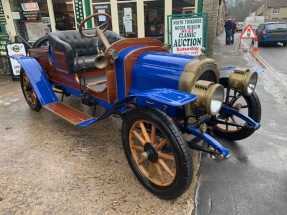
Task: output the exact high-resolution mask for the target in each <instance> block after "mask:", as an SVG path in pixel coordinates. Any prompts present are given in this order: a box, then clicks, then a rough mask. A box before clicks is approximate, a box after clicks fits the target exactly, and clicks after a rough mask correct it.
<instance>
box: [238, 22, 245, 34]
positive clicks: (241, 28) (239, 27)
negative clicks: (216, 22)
mask: <svg viewBox="0 0 287 215" xmlns="http://www.w3.org/2000/svg"><path fill="white" fill-rule="evenodd" d="M243 30H244V23H243V22H237V23H236V32H240V31H243Z"/></svg>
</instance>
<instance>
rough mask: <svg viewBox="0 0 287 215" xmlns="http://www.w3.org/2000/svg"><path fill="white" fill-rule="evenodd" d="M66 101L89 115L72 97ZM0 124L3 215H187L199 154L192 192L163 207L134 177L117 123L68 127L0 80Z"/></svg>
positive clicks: (163, 202) (0, 207)
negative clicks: (29, 104)
mask: <svg viewBox="0 0 287 215" xmlns="http://www.w3.org/2000/svg"><path fill="white" fill-rule="evenodd" d="M66 101H68V102H69V103H70V104H71V105H73V106H75V107H78V108H80V109H84V111H85V112H90V111H91V110H90V109H89V108H86V107H83V106H82V105H81V104H80V103H79V102H78V101H76V100H75V99H73V98H72V97H70V98H67V100H66ZM101 111H102V110H99V112H101ZM99 112H98V113H99ZM0 121H1V123H0V132H1V141H0V214H1V215H8V214H9V215H10V214H35V215H36V214H37V215H38V214H107V215H108V214H191V213H192V211H193V208H194V192H195V188H196V181H197V175H198V167H199V160H200V154H199V153H198V152H191V153H192V156H193V160H194V177H193V182H192V186H191V187H190V188H189V189H188V191H187V192H186V193H184V194H183V195H182V196H181V197H180V198H179V199H177V200H175V201H166V200H161V199H159V198H157V197H156V196H154V195H152V194H151V193H150V192H148V191H147V190H146V189H145V188H144V187H143V186H142V185H141V184H140V183H139V182H138V180H137V179H136V177H135V176H134V174H133V173H132V170H131V169H130V167H129V165H128V162H127V160H126V158H125V155H124V152H123V148H122V143H121V137H120V129H121V120H120V119H117V118H114V117H109V118H107V119H105V120H103V121H101V122H98V123H95V124H93V125H91V126H88V127H84V128H79V127H74V126H72V125H70V124H69V123H67V122H66V121H64V120H63V119H61V118H59V117H57V116H56V115H54V114H52V113H50V112H49V111H47V110H45V109H42V110H41V111H40V112H35V111H32V110H31V109H30V108H29V107H28V105H27V104H26V101H25V99H24V97H23V95H22V92H21V89H20V84H19V82H18V81H15V82H13V81H11V80H10V78H9V77H7V76H4V75H1V76H0Z"/></svg>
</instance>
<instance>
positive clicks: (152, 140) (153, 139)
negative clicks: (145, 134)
mask: <svg viewBox="0 0 287 215" xmlns="http://www.w3.org/2000/svg"><path fill="white" fill-rule="evenodd" d="M151 143H152V144H155V143H156V127H155V126H154V125H152V127H151Z"/></svg>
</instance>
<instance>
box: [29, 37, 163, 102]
mask: <svg viewBox="0 0 287 215" xmlns="http://www.w3.org/2000/svg"><path fill="white" fill-rule="evenodd" d="M139 45H142V46H144V47H142V48H139V49H137V50H135V51H133V52H131V53H130V54H129V55H128V56H127V57H126V58H125V62H124V64H125V79H126V81H125V82H126V84H125V94H126V96H128V95H129V90H130V87H131V84H132V83H131V82H132V69H133V66H134V64H135V62H136V60H137V58H138V57H139V56H140V55H141V54H143V53H145V52H149V51H160V52H167V50H166V49H164V48H162V45H163V44H162V43H161V42H160V41H159V40H157V39H154V38H133V39H124V40H119V41H117V42H115V43H113V44H112V45H111V46H110V47H109V48H108V49H107V50H106V52H105V55H106V56H107V57H108V58H109V55H108V52H109V50H116V51H118V52H120V51H121V50H123V49H125V48H127V47H130V46H139ZM29 53H30V56H31V57H34V58H35V59H36V60H37V61H38V62H39V63H40V65H41V66H42V68H43V69H44V70H45V72H46V74H47V76H48V78H49V79H50V80H51V81H54V82H57V83H60V84H62V85H65V86H68V87H70V88H72V89H74V90H76V91H80V81H79V76H84V77H85V78H86V79H87V80H88V79H89V78H95V77H97V76H99V77H100V76H103V75H106V88H105V89H104V90H102V91H100V92H99V91H95V90H93V89H92V87H90V88H89V87H88V93H89V94H90V95H91V96H93V97H95V98H98V99H102V100H104V101H106V102H108V103H114V102H116V101H117V88H116V86H117V84H116V74H115V72H116V71H115V66H114V64H111V63H109V65H108V66H107V68H105V69H101V70H100V69H96V68H95V69H94V70H88V71H85V72H81V73H68V72H67V64H66V58H65V55H64V54H63V53H62V52H60V51H57V50H56V49H53V53H54V57H55V58H56V59H57V60H56V64H55V65H54V64H52V62H51V61H50V60H49V54H48V48H43V47H41V48H36V49H30V50H29ZM109 60H110V59H109ZM97 84H99V83H96V82H95V83H92V84H90V86H96V85H97Z"/></svg>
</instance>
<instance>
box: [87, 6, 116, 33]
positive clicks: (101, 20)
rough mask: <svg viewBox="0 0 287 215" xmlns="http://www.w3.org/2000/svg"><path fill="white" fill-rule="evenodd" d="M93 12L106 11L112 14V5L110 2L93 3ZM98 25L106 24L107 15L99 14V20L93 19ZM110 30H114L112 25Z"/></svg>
mask: <svg viewBox="0 0 287 215" xmlns="http://www.w3.org/2000/svg"><path fill="white" fill-rule="evenodd" d="M106 2H107V1H106ZM93 13H106V14H109V15H110V16H111V5H110V4H93ZM92 21H93V22H94V23H95V24H96V25H98V26H100V25H104V24H105V23H106V21H107V20H106V17H105V16H98V19H97V20H95V19H94V20H92ZM108 29H109V30H112V26H110V27H109V28H108Z"/></svg>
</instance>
